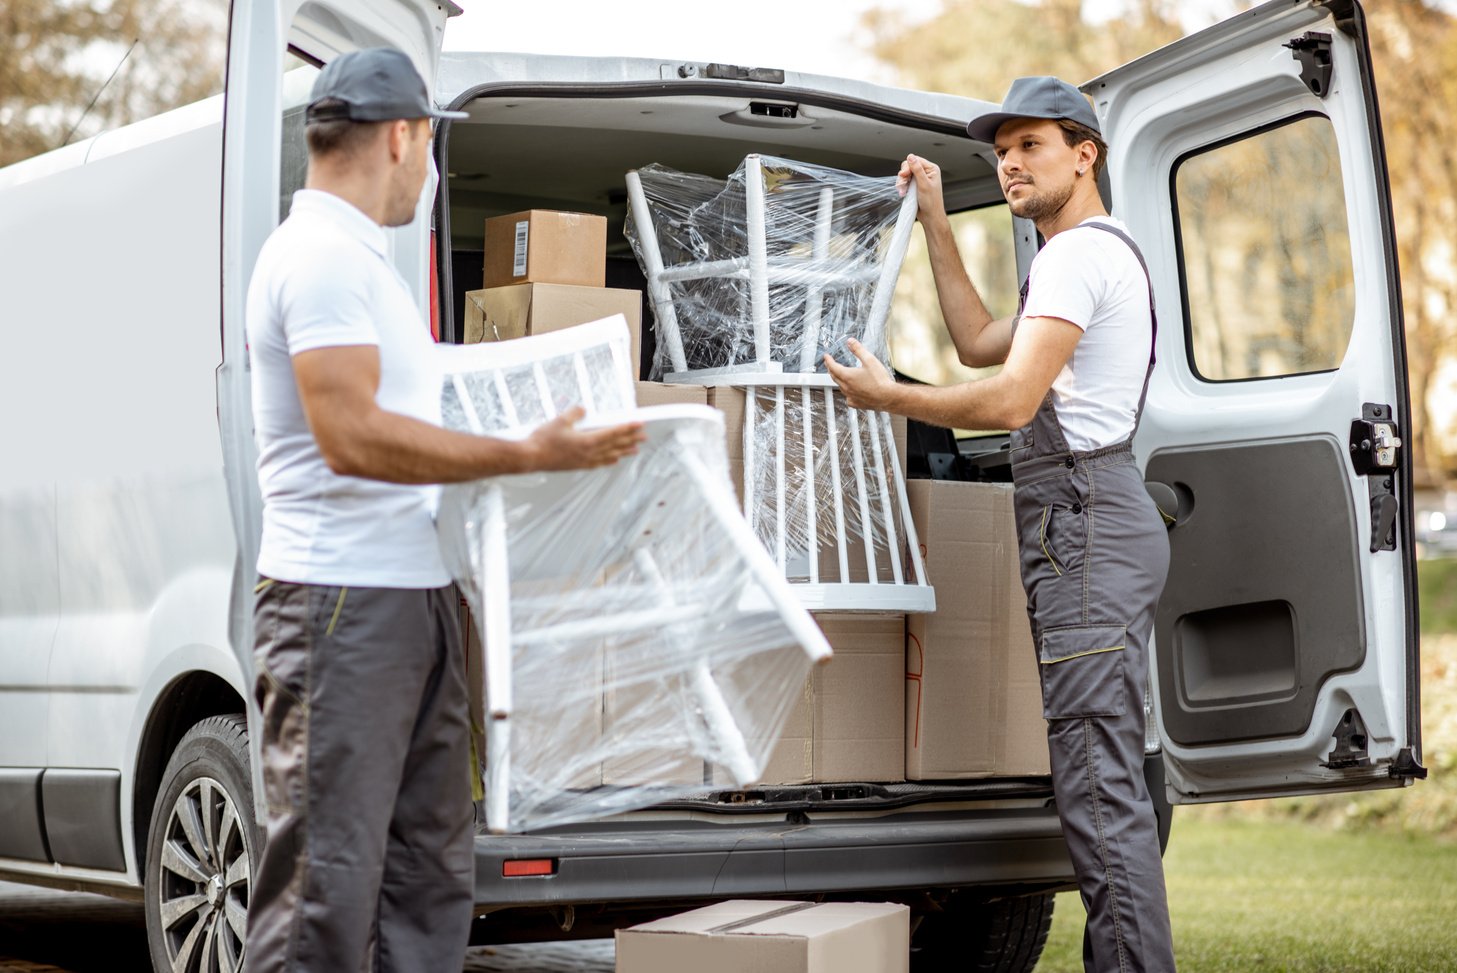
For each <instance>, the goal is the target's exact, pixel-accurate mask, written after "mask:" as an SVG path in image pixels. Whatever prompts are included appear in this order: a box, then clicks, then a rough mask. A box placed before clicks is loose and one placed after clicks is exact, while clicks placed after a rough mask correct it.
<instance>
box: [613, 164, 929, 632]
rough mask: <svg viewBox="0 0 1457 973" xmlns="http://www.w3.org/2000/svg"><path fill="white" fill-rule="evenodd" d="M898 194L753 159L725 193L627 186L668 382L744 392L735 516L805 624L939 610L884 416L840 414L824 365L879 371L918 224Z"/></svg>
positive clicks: (679, 180) (671, 179) (701, 184)
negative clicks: (856, 349)
mask: <svg viewBox="0 0 1457 973" xmlns="http://www.w3.org/2000/svg"><path fill="white" fill-rule="evenodd" d="M894 185H895V181H894V179H891V178H879V179H877V178H869V177H864V176H857V175H854V174H853V173H847V172H840V171H838V170H834V169H826V168H823V167H820V166H812V165H807V164H805V163H801V162H794V161H790V160H786V159H776V158H770V157H761V156H758V155H750V156H749V157H747V158H746V159H745V160H744V162H743V165H742V166H740V168H739V169H738V170H737V171H736V172H735V173H733V175H732V176H730V178H729V179H728V181H727V182H724V181H721V180H715V179H712V178H710V177H708V176H700V175H694V174H690V173H680V172H676V171H674V170H671V169H667V168H664V167H661V166H649V167H645V168H643V169H641V170H635V171H633V172H629V173H628V174H627V188H628V198H629V201H630V220H629V225H628V236H629V239H631V241H632V243H633V247H634V250H635V252H636V253H637V256H638V260H639V262H640V263H641V265H642V267H643V271H644V273H645V274H646V276H647V282H648V293H649V295H650V297H651V299H652V302H653V309H654V312H655V315H656V328H657V336H658V345H659V352H658V359H657V363H658V366H659V370H660V371H661V372H662V373H663V380H664V381H667V382H679V383H685V384H697V385H710V386H713V385H732V386H737V387H741V388H743V389H744V390H745V397H746V421H745V424H744V447H743V448H744V480H745V483H744V510H745V514H746V515H747V517H748V519H749V521H750V523H751V524H752V525H753V527H754V529H755V532H756V533H757V534H758V536H759V538H760V540H761V541H762V542H763V543H764V545H765V547H766V548H767V549H768V550H769V551H771V552H772V553H773V554H774V555H775V558H776V561H777V563H778V565H779V569H780V571H781V572H782V573H784V575H785V577H786V578H788V579H789V580H790V581H791V582H794V588H795V591H796V592H797V593H798V594H799V596H800V598H801V601H802V602H803V604H804V605H805V606H806V607H809V608H812V609H815V610H826V611H828V610H833V611H887V612H924V611H933V610H934V609H935V591H934V589H932V588H931V586H930V584H929V583H928V582H927V579H926V573H925V565H924V563H923V560H922V557H921V552H920V545H919V542H918V539H917V537H916V534H915V526H914V524H913V523H912V522H911V516H910V509H909V505H908V504H907V502H906V494H905V480H904V477H903V475H902V473H901V465H900V458H899V456H898V452H897V449H896V445H895V441H894V437H893V435H892V430H891V424H890V417H889V416H888V415H887V414H885V413H876V412H863V411H861V410H858V409H852V408H850V407H849V406H848V405H847V404H846V402H845V400H844V397H843V396H842V395H840V393H839V392H838V390H837V389H836V388H835V385H834V381H833V380H832V379H831V378H830V376H829V375H828V374H826V373H825V371H824V369H823V364H822V362H821V356H822V355H823V354H826V353H828V354H831V355H834V356H835V357H837V358H838V359H840V360H842V361H846V360H847V356H848V355H849V353H848V351H846V350H845V341H846V339H848V338H851V337H854V338H857V339H858V340H860V341H861V343H862V344H864V345H865V346H866V347H867V348H869V349H871V350H872V351H874V352H875V353H876V354H877V355H879V356H880V357H881V358H882V359H886V358H887V355H886V347H887V346H886V341H885V322H886V318H887V315H888V314H889V311H890V301H891V295H892V293H893V292H894V290H895V282H896V278H897V277H898V276H899V274H900V266H901V262H902V261H903V259H904V257H905V252H906V247H907V245H908V243H909V242H910V235H911V229H912V226H913V224H914V223H915V217H916V196H915V186H914V184H912V186H911V190H910V192H909V193H907V195H906V196H905V197H903V198H900V197H897V196H896V193H895V188H894ZM850 360H853V359H850ZM907 554H909V564H907V563H906V559H907Z"/></svg>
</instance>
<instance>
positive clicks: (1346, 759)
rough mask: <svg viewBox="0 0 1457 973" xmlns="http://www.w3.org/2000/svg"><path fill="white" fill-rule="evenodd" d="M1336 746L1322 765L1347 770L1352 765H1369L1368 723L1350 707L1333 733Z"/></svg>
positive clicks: (1330, 768)
mask: <svg viewBox="0 0 1457 973" xmlns="http://www.w3.org/2000/svg"><path fill="white" fill-rule="evenodd" d="M1331 735H1332V736H1333V737H1335V739H1336V746H1335V749H1333V750H1332V751H1331V752H1330V753H1329V754H1327V755H1326V758H1325V762H1324V763H1322V764H1321V766H1322V767H1325V768H1327V769H1328V770H1346V769H1348V768H1351V767H1369V766H1371V758H1370V757H1369V756H1368V755H1367V753H1366V723H1365V721H1363V720H1362V719H1361V714H1360V713H1358V712H1356V711H1355V710H1354V709H1348V710H1346V712H1345V715H1344V716H1342V717H1341V721H1340V722H1339V723H1337V724H1336V729H1335V732H1334V733H1332V734H1331Z"/></svg>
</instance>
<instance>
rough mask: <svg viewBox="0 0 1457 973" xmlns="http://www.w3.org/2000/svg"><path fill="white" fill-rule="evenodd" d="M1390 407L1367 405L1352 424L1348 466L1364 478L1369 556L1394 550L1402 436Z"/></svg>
mask: <svg viewBox="0 0 1457 973" xmlns="http://www.w3.org/2000/svg"><path fill="white" fill-rule="evenodd" d="M1398 431H1399V430H1398V429H1397V427H1396V417H1395V415H1394V414H1393V410H1392V408H1391V406H1389V405H1378V404H1376V403H1374V402H1367V403H1365V404H1364V405H1363V406H1362V407H1361V418H1359V419H1353V420H1352V421H1351V443H1350V446H1351V466H1352V467H1354V468H1355V470H1356V475H1357V476H1364V477H1365V478H1366V487H1367V494H1368V496H1369V498H1370V502H1371V553H1372V554H1375V553H1376V552H1377V551H1394V550H1396V521H1397V513H1398V512H1399V509H1400V508H1399V504H1398V502H1397V499H1396V471H1397V470H1398V469H1399V468H1400V466H1401V437H1400V436H1398V435H1397V432H1398Z"/></svg>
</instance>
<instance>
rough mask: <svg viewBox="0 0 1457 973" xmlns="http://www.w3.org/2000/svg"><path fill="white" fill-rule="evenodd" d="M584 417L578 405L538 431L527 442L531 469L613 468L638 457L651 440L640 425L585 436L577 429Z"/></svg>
mask: <svg viewBox="0 0 1457 973" xmlns="http://www.w3.org/2000/svg"><path fill="white" fill-rule="evenodd" d="M584 415H586V412H585V411H584V410H583V409H582V407H581V406H575V405H574V406H572V407H571V408H570V409H568V410H567V411H566V412H563V413H562V414H561V415H559V416H557V417H556V418H555V419H553V420H551V421H550V422H547V423H544V424H543V425H541V426H539V427H537V429H536V431H535V432H533V433H532V434H531V435H530V436H529V437H528V438H527V440H526V445H527V447H528V448H529V449H530V451H531V457H532V460H531V464H530V465H531V469H533V470H587V469H592V468H594V467H598V466H611V465H612V464H613V463H616V462H617V461H618V460H620V459H622V457H624V456H632V455H634V454H635V453H636V452H637V447H638V446H639V445H640V444H641V443H642V442H643V440H645V439H646V438H647V436H646V434H645V433H644V432H643V429H642V423H640V422H629V423H625V424H623V425H621V426H613V427H611V428H610V429H594V430H592V431H591V432H584V431H582V430H580V429H578V428H577V423H579V422H581V421H582V417H583V416H584Z"/></svg>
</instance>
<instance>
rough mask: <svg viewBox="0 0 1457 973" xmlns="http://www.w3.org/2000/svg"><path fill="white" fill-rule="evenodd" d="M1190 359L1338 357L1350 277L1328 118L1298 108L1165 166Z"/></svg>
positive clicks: (1215, 372) (1235, 368)
mask: <svg viewBox="0 0 1457 973" xmlns="http://www.w3.org/2000/svg"><path fill="white" fill-rule="evenodd" d="M1172 178H1173V199H1174V212H1175V228H1176V233H1177V240H1178V246H1179V257H1180V261H1179V272H1180V277H1181V279H1182V285H1183V301H1184V313H1185V326H1186V328H1187V329H1188V339H1189V340H1188V347H1189V358H1190V362H1189V364H1190V366H1191V367H1192V369H1193V371H1194V374H1195V375H1197V376H1199V377H1200V378H1202V379H1204V380H1205V381H1210V382H1227V381H1239V380H1244V379H1259V378H1272V377H1275V376H1281V375H1299V374H1304V373H1308V372H1321V371H1329V370H1332V369H1335V368H1337V367H1339V365H1340V363H1341V359H1342V358H1343V357H1344V356H1345V352H1346V345H1347V344H1348V343H1349V341H1350V337H1351V328H1352V324H1353V321H1354V318H1355V278H1354V271H1353V268H1352V261H1351V242H1350V233H1349V230H1348V228H1347V224H1346V196H1345V188H1344V184H1343V182H1342V179H1341V163H1340V154H1339V151H1338V149H1337V146H1336V134H1335V129H1334V128H1332V126H1331V123H1330V119H1328V118H1326V117H1325V116H1324V115H1304V116H1301V117H1298V118H1295V119H1293V120H1289V121H1285V122H1281V123H1279V124H1277V125H1275V126H1272V127H1268V128H1265V129H1262V130H1260V131H1257V132H1253V133H1250V134H1247V135H1243V136H1241V137H1239V138H1238V139H1236V140H1234V141H1230V142H1224V143H1221V144H1218V145H1215V146H1212V147H1208V148H1203V149H1199V150H1197V151H1195V152H1193V153H1190V154H1189V155H1187V156H1185V157H1184V158H1183V159H1181V160H1180V161H1179V162H1178V163H1177V165H1176V166H1175V167H1174V172H1173V177H1172Z"/></svg>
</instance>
